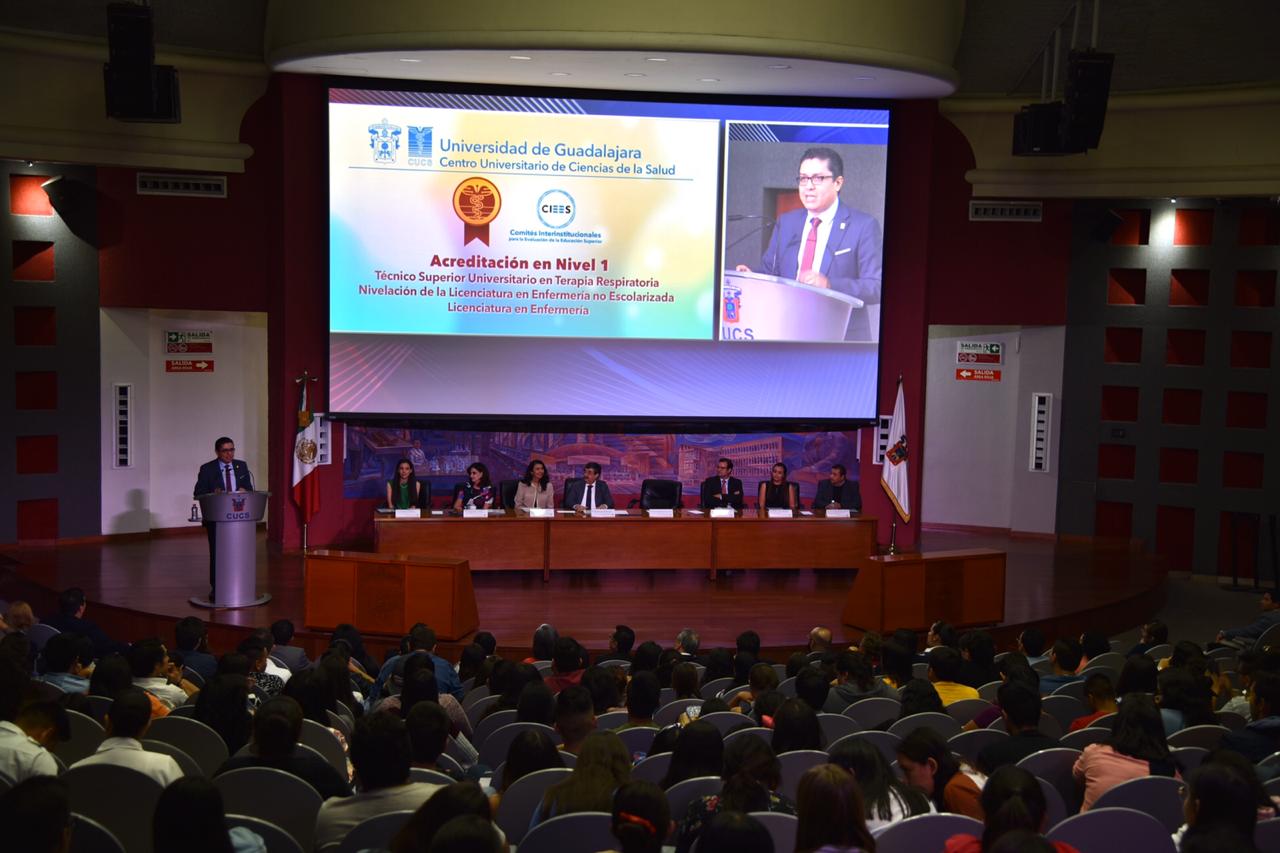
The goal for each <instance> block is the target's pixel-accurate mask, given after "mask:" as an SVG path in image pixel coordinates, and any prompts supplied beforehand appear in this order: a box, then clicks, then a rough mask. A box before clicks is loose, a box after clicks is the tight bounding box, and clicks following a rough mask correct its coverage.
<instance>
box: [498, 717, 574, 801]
mask: <svg viewBox="0 0 1280 853" xmlns="http://www.w3.org/2000/svg"><path fill="white" fill-rule="evenodd" d="M553 767H564V759H563V758H561V756H560V750H559V749H557V748H556V744H555V741H553V740H552V739H551V738H550V737H549V736H548V735H547V733H546V732H543V731H538V730H536V729H534V730H529V731H523V732H520V734H518V735H516V736H515V739H514V740H512V741H511V746H509V747H507V760H506V761H505V762H503V766H502V788H501V790H502V792H503V793H505V792H506V790H507V789H508V788H510V787H511V786H512V785H514V784H515V783H516V780H518V779H521V778H523V777H525V776H528V775H529V774H530V773H536V772H538V771H539V770H550V769H551V768H553ZM495 808H496V803H495Z"/></svg>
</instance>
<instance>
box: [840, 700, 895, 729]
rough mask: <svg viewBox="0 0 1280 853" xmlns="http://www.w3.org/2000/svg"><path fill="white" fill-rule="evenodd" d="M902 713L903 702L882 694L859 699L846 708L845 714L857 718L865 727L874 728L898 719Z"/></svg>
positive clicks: (859, 723)
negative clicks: (881, 695)
mask: <svg viewBox="0 0 1280 853" xmlns="http://www.w3.org/2000/svg"><path fill="white" fill-rule="evenodd" d="M900 713H902V703H901V702H899V701H898V700H897V699H888V698H884V697H880V696H875V697H872V698H870V699H859V700H858V701H857V702H854V703H853V704H852V705H850V706H849V707H848V708H845V709H844V715H845V716H846V717H849V718H851V719H853V720H856V721H857V723H858V725H860V726H862V727H863V728H864V729H874V728H876V727H877V726H879V725H881V724H882V723H887V722H889V721H890V720H896V719H898V714H900Z"/></svg>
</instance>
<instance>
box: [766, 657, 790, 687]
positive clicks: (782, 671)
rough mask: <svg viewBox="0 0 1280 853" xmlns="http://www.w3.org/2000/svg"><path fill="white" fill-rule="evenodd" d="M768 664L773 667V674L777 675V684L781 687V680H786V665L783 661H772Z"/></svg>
mask: <svg viewBox="0 0 1280 853" xmlns="http://www.w3.org/2000/svg"><path fill="white" fill-rule="evenodd" d="M770 666H772V667H773V672H774V674H775V675H777V676H778V686H779V687H781V686H782V682H784V681H786V680H787V665H786V664H785V663H774V664H770Z"/></svg>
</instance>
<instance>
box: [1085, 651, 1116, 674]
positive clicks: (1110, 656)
mask: <svg viewBox="0 0 1280 853" xmlns="http://www.w3.org/2000/svg"><path fill="white" fill-rule="evenodd" d="M1095 667H1106V668H1107V669H1110V670H1111V671H1113V672H1116V673H1119V672H1120V670H1122V669H1124V655H1122V654H1120V653H1119V652H1107V653H1106V654H1101V655H1098V656H1097V657H1096V658H1089V663H1087V664H1086V665H1085V668H1084V671H1085V672H1088V671H1089V670H1091V669H1094V668H1095Z"/></svg>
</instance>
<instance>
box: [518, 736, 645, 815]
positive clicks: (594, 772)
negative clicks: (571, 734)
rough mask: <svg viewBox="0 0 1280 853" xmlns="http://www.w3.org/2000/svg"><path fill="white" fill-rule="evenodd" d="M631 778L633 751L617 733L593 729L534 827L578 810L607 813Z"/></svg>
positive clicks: (548, 796) (539, 810)
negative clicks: (620, 786) (571, 770)
mask: <svg viewBox="0 0 1280 853" xmlns="http://www.w3.org/2000/svg"><path fill="white" fill-rule="evenodd" d="M630 779H631V754H630V753H629V752H628V751H627V747H626V745H625V744H623V742H622V738H620V737H618V736H617V735H616V734H614V733H613V732H592V733H591V734H589V735H587V737H586V739H585V740H583V742H582V748H581V749H579V750H578V760H577V763H576V764H574V766H573V772H572V773H571V774H569V777H568V778H567V779H565V780H564V781H562V782H557V783H556V784H554V785H552V786H551V787H550V788H548V789H547V792H546V794H544V795H543V797H542V802H541V803H540V804H539V805H538V808H537V811H536V813H535V814H534V816H533V821H532V823H531V824H530V825H531V826H533V825H536V824H538V823H541V822H542V821H544V820H550V819H551V818H553V817H559V816H560V815H566V814H572V813H574V812H607V811H609V810H610V809H611V808H612V807H613V792H614V791H615V790H617V788H618V786H619V785H622V784H625V783H626V782H628V781H630Z"/></svg>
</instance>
